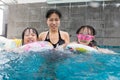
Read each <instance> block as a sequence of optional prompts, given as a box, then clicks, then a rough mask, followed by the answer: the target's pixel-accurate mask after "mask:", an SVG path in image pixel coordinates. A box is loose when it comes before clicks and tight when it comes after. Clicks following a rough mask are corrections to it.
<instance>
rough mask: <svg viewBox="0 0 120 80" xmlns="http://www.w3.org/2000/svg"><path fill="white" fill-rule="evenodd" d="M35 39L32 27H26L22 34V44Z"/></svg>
mask: <svg viewBox="0 0 120 80" xmlns="http://www.w3.org/2000/svg"><path fill="white" fill-rule="evenodd" d="M36 41H37V35H36V33H34V32H33V30H32V29H27V30H26V31H25V34H24V44H28V43H32V42H36Z"/></svg>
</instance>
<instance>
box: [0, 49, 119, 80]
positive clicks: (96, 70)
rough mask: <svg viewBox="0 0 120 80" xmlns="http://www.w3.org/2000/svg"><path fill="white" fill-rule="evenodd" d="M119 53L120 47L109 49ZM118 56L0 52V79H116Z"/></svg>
mask: <svg viewBox="0 0 120 80" xmlns="http://www.w3.org/2000/svg"><path fill="white" fill-rule="evenodd" d="M108 48H110V49H112V50H114V51H117V52H120V47H108ZM119 79H120V54H119V53H118V54H97V53H96V54H84V53H75V54H74V53H72V52H69V51H64V52H62V51H55V50H47V51H44V52H29V53H27V52H26V53H22V54H17V53H14V52H6V51H1V52H0V80H119Z"/></svg>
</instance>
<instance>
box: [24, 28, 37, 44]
mask: <svg viewBox="0 0 120 80" xmlns="http://www.w3.org/2000/svg"><path fill="white" fill-rule="evenodd" d="M27 30H29V31H30V30H32V31H33V33H35V34H36V36H37V38H38V32H37V30H36V29H35V28H32V27H27V28H25V29H24V31H23V32H22V45H24V35H25V32H26V31H27Z"/></svg>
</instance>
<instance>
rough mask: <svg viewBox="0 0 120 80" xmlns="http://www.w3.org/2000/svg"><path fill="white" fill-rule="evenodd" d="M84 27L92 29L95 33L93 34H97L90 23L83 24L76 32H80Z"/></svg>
mask: <svg viewBox="0 0 120 80" xmlns="http://www.w3.org/2000/svg"><path fill="white" fill-rule="evenodd" d="M84 28H88V29H90V31H91V32H92V35H93V36H94V35H96V31H95V29H94V28H93V27H92V26H89V25H83V26H81V27H80V28H78V30H77V31H76V34H79V32H80V30H81V29H84Z"/></svg>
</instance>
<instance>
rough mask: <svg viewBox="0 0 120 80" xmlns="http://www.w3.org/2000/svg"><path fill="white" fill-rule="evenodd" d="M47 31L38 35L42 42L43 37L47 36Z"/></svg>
mask: <svg viewBox="0 0 120 80" xmlns="http://www.w3.org/2000/svg"><path fill="white" fill-rule="evenodd" d="M47 33H48V31H44V32H41V33H40V34H39V40H44V38H45V36H46V35H47Z"/></svg>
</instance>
